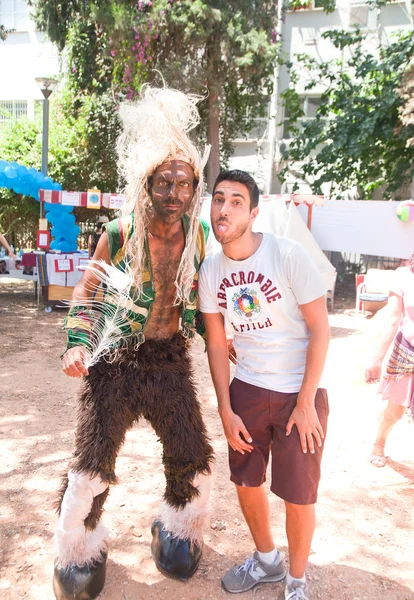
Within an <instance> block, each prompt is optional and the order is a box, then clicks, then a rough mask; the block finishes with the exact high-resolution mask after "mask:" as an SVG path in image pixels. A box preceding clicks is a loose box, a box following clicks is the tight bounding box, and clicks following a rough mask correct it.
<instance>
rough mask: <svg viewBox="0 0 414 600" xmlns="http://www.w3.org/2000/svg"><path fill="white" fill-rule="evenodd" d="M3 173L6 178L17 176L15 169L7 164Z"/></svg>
mask: <svg viewBox="0 0 414 600" xmlns="http://www.w3.org/2000/svg"><path fill="white" fill-rule="evenodd" d="M4 174H5V175H6V177H7V178H8V179H15V178H16V177H17V171H16V169H15V168H14V167H12V166H11V165H9V166H8V167H6V168H5V169H4Z"/></svg>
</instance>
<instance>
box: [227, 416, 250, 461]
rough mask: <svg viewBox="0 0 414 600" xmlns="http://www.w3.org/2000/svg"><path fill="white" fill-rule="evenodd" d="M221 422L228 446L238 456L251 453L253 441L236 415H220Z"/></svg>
mask: <svg viewBox="0 0 414 600" xmlns="http://www.w3.org/2000/svg"><path fill="white" fill-rule="evenodd" d="M221 421H222V423H223V429H224V434H225V436H226V438H227V441H228V443H229V446H230V447H231V448H232V449H233V450H235V451H236V452H240V454H244V453H245V452H251V451H252V450H253V446H252V445H251V442H252V441H253V440H252V438H251V436H250V433H249V432H248V431H247V429H246V427H245V426H244V423H243V421H242V420H241V418H240V417H239V416H238V415H236V413H234V412H231V413H228V414H226V415H221Z"/></svg>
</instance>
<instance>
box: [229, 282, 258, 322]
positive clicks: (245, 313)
mask: <svg viewBox="0 0 414 600" xmlns="http://www.w3.org/2000/svg"><path fill="white" fill-rule="evenodd" d="M231 303H232V306H233V310H234V312H235V313H236V314H237V315H239V317H245V318H246V319H248V320H249V321H253V320H254V319H257V318H258V316H259V315H260V313H261V312H262V307H261V306H260V301H259V298H258V297H257V291H256V290H255V289H253V288H247V287H245V288H239V289H238V290H237V292H235V293H234V294H233V296H232V298H231Z"/></svg>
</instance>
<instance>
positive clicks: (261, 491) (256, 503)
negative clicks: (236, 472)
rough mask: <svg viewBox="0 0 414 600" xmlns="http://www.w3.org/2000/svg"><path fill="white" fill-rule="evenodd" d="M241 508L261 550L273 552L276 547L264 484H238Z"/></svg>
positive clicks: (258, 548)
mask: <svg viewBox="0 0 414 600" xmlns="http://www.w3.org/2000/svg"><path fill="white" fill-rule="evenodd" d="M236 490H237V495H238V498H239V503H240V508H241V509H242V512H243V516H244V518H245V519H246V523H247V525H248V527H249V529H250V533H251V534H252V537H253V540H254V543H255V546H256V548H257V550H258V551H259V552H271V551H272V550H274V548H275V544H274V541H273V536H272V532H271V530H270V510H269V500H268V499H267V494H266V490H265V488H264V486H263V485H261V486H259V487H243V486H240V485H236Z"/></svg>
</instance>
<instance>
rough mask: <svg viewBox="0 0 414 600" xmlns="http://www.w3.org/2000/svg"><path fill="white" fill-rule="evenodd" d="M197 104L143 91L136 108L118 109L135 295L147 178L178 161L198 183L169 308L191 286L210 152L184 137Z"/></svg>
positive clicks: (195, 120)
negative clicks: (131, 221)
mask: <svg viewBox="0 0 414 600" xmlns="http://www.w3.org/2000/svg"><path fill="white" fill-rule="evenodd" d="M200 99H201V97H200V96H196V95H193V94H184V93H183V92H179V91H177V90H172V89H168V88H166V87H163V88H153V87H150V86H144V87H143V88H142V92H141V98H140V99H139V100H138V101H137V102H123V103H122V104H121V105H120V109H119V115H120V119H121V122H122V126H123V133H122V134H121V136H120V138H119V140H118V155H119V167H120V173H121V176H122V177H123V178H124V180H125V181H126V186H125V194H126V203H125V206H124V209H123V214H124V216H125V215H129V214H131V213H132V212H134V213H135V220H134V234H133V236H132V237H131V239H130V241H129V247H128V255H129V257H130V261H131V266H132V269H133V272H134V280H135V287H136V289H137V291H138V292H139V293H140V294H141V293H142V276H141V273H142V270H143V262H144V256H145V254H144V253H145V249H144V244H145V229H146V227H147V225H148V215H149V212H150V208H151V206H152V203H151V198H150V196H149V193H148V178H149V177H150V176H151V175H152V174H153V173H154V171H155V170H156V169H157V168H158V167H159V166H160V165H161V164H163V163H164V162H166V161H169V160H177V159H179V160H182V161H184V162H186V163H188V164H189V165H190V166H191V167H192V168H193V170H194V174H195V178H196V179H197V180H198V186H197V189H196V190H195V193H194V197H193V201H192V204H191V207H190V209H189V211H188V216H189V218H190V227H189V231H188V234H187V236H186V242H185V248H184V251H183V254H182V257H181V262H180V265H179V268H178V272H177V277H176V280H175V286H176V295H175V304H181V303H183V302H186V301H188V299H189V295H190V291H191V287H192V283H193V277H194V272H195V268H194V254H195V250H196V239H197V233H198V226H199V222H200V210H201V203H202V198H203V193H204V179H203V170H204V167H205V165H206V163H207V159H208V155H209V152H210V146H206V147H205V149H204V152H203V153H202V154H201V153H200V152H199V151H198V149H197V148H196V147H195V145H194V144H193V143H192V141H191V140H190V138H189V137H188V135H187V134H188V132H189V131H191V130H192V129H194V127H196V126H197V125H198V124H199V122H200V116H199V114H198V110H197V102H199V100H200Z"/></svg>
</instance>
